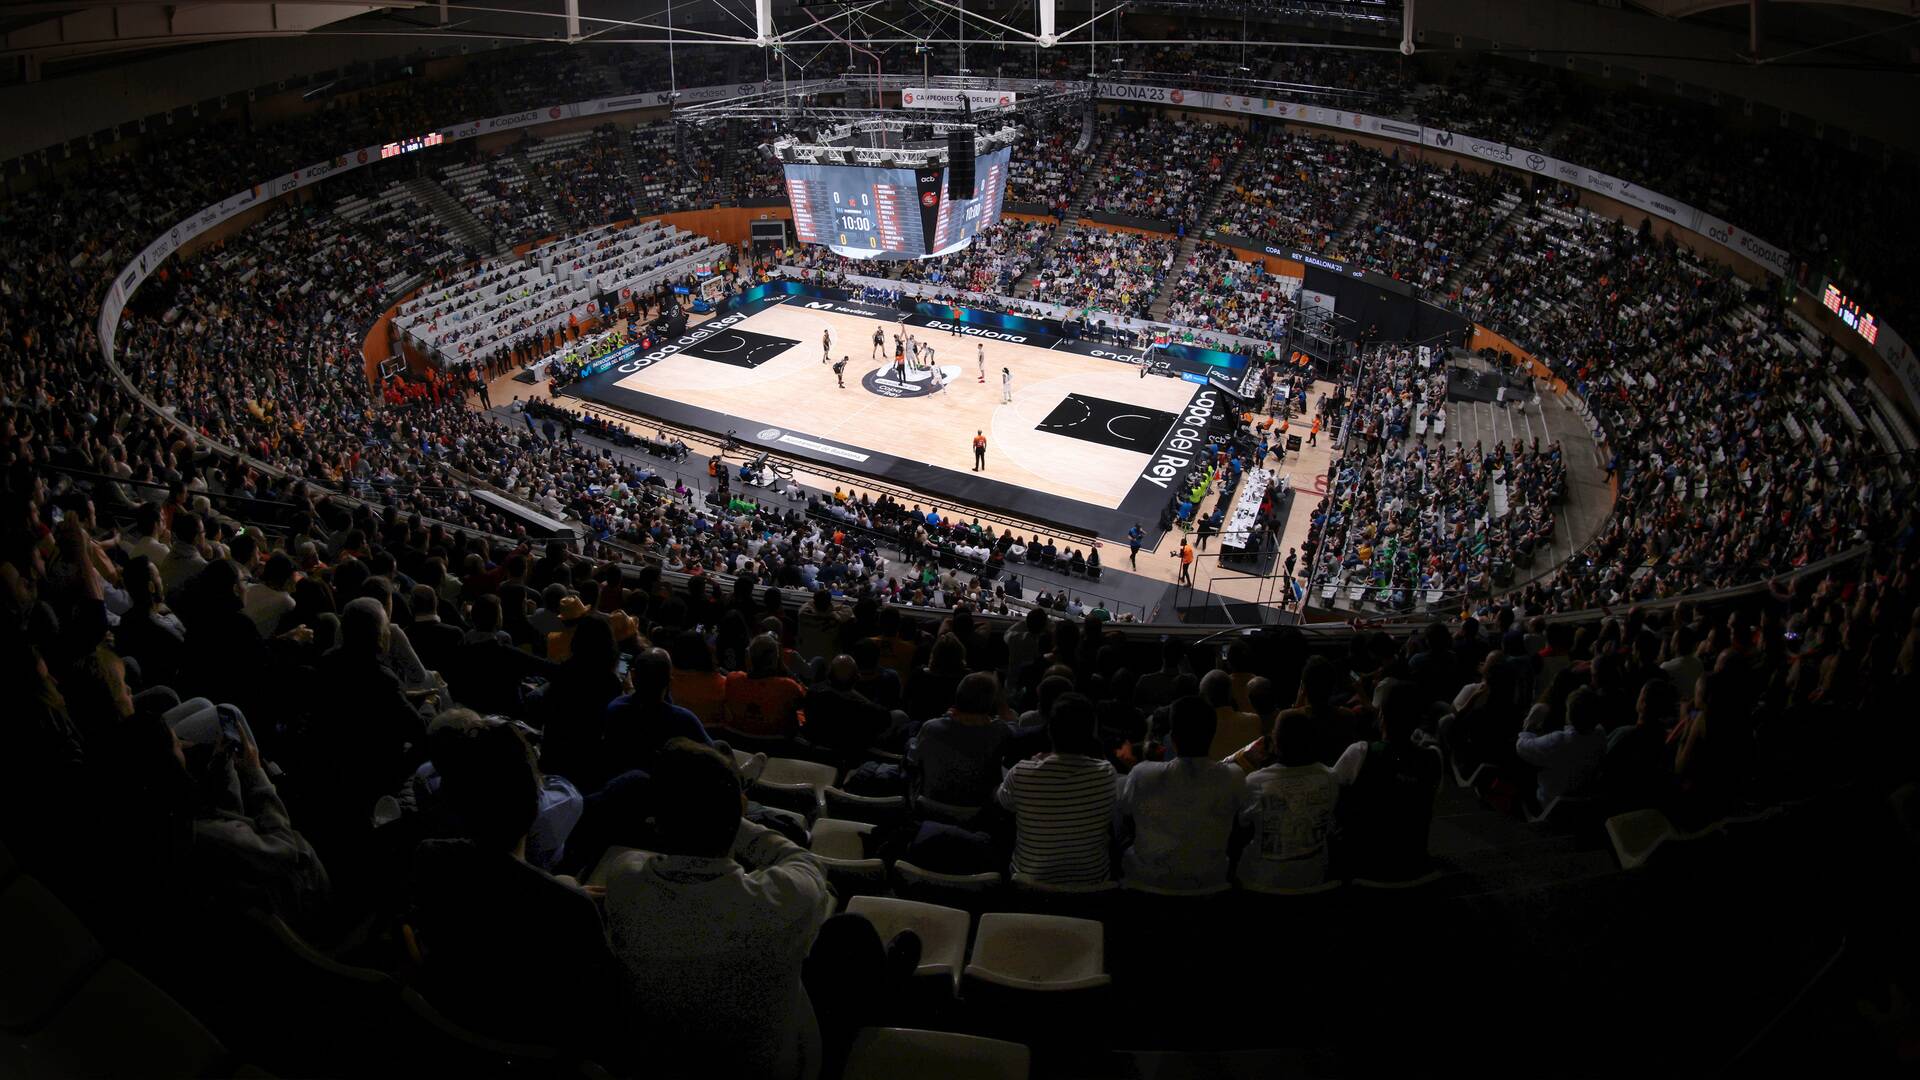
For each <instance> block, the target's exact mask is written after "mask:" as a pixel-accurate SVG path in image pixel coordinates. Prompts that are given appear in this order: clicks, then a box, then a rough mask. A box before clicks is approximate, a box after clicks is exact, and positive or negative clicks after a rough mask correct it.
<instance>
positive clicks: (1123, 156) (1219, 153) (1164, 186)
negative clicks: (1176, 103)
mask: <svg viewBox="0 0 1920 1080" xmlns="http://www.w3.org/2000/svg"><path fill="white" fill-rule="evenodd" d="M1105 128H1106V132H1107V134H1106V142H1105V143H1104V144H1102V147H1101V150H1100V156H1099V164H1098V165H1096V166H1095V167H1094V168H1095V175H1094V176H1093V177H1092V178H1091V180H1090V183H1092V185H1093V189H1092V191H1091V192H1090V193H1089V194H1088V196H1087V202H1086V209H1087V210H1090V211H1100V212H1104V213H1109V214H1123V215H1126V216H1128V217H1136V218H1145V219H1148V220H1151V221H1163V222H1166V223H1167V224H1169V225H1172V226H1176V227H1178V228H1181V229H1186V228H1190V227H1192V226H1193V224H1194V222H1195V220H1196V219H1197V218H1198V217H1199V215H1200V211H1201V209H1202V207H1204V206H1205V204H1206V202H1207V200H1208V199H1211V198H1212V197H1213V195H1214V193H1215V192H1216V191H1218V190H1219V187H1220V180H1221V178H1222V176H1223V175H1224V174H1225V172H1226V170H1227V167H1228V165H1229V164H1230V163H1231V162H1232V161H1233V160H1234V158H1236V157H1238V156H1239V154H1240V150H1241V147H1242V146H1244V145H1245V142H1246V136H1245V133H1244V132H1243V131H1241V130H1240V129H1239V128H1236V127H1232V126H1229V125H1226V124H1211V123H1206V122H1204V121H1199V120H1169V119H1166V118H1165V117H1162V116H1158V115H1152V114H1148V115H1137V114H1124V115H1123V116H1121V117H1117V118H1114V119H1112V120H1109V121H1107V122H1106V125H1105Z"/></svg>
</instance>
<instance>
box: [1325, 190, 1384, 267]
mask: <svg viewBox="0 0 1920 1080" xmlns="http://www.w3.org/2000/svg"><path fill="white" fill-rule="evenodd" d="M1379 199H1380V185H1378V184H1368V185H1367V193H1366V194H1365V195H1362V196H1360V201H1359V202H1357V203H1355V204H1354V207H1353V212H1352V213H1351V214H1348V215H1347V219H1346V220H1345V221H1342V222H1341V223H1340V227H1339V228H1337V229H1335V230H1333V232H1332V234H1331V235H1329V236H1328V237H1327V246H1326V248H1325V251H1326V253H1327V254H1329V255H1332V256H1334V257H1335V258H1345V254H1344V253H1345V252H1346V250H1347V246H1346V240H1347V237H1348V236H1350V235H1352V233H1353V230H1354V226H1356V225H1358V224H1360V223H1361V222H1363V221H1367V220H1369V216H1370V215H1371V214H1372V213H1373V204H1374V203H1375V202H1377V201H1379Z"/></svg>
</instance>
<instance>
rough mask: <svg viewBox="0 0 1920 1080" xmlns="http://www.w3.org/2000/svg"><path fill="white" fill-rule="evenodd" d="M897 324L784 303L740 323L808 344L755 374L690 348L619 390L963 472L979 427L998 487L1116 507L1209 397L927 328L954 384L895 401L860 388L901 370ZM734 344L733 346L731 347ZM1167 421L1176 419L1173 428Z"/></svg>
mask: <svg viewBox="0 0 1920 1080" xmlns="http://www.w3.org/2000/svg"><path fill="white" fill-rule="evenodd" d="M896 326H897V324H895V323H892V322H884V323H883V322H881V321H879V320H875V319H869V318H862V317H860V316H857V315H847V314H841V313H838V312H830V311H821V310H817V309H808V308H803V307H798V306H796V305H791V304H783V305H779V306H776V307H772V308H769V309H767V310H766V311H764V312H761V313H759V314H757V315H755V316H753V317H752V318H750V319H747V320H745V321H743V322H741V323H740V324H739V325H738V326H737V327H736V329H739V330H746V331H750V332H752V333H753V334H756V335H763V336H770V337H780V338H787V339H792V340H795V341H797V342H798V344H795V345H792V346H790V347H788V348H787V349H785V350H784V351H781V352H779V353H778V354H776V355H774V356H772V358H771V359H767V358H765V353H764V352H763V353H761V354H759V355H757V356H756V357H755V358H754V366H752V367H746V366H742V365H739V364H736V363H731V362H723V361H721V360H716V359H710V358H706V357H702V356H697V355H689V354H688V353H686V352H682V353H678V354H676V355H673V356H670V357H667V358H666V359H664V360H662V361H660V362H658V363H656V364H654V365H652V366H650V367H648V368H646V369H644V370H642V371H638V372H635V373H634V374H632V375H629V376H627V377H626V378H625V379H623V380H621V381H620V383H619V385H620V386H623V387H625V388H627V389H629V390H634V391H637V392H640V393H646V394H653V395H656V396H659V397H664V398H670V399H672V400H675V401H680V402H684V403H686V404H689V405H695V406H698V407H700V408H704V409H711V410H714V411H716V412H722V413H726V414H728V415H731V416H737V417H740V418H741V419H742V420H746V421H749V422H752V423H761V424H768V425H774V426H779V427H785V428H791V429H794V430H796V431H799V432H803V433H805V434H808V435H813V436H821V437H826V438H831V439H834V440H837V441H840V442H844V443H848V444H850V445H853V446H860V447H865V448H867V449H870V450H878V451H881V452H883V453H887V454H892V455H894V456H895V457H900V458H906V459H910V460H913V461H918V462H921V463H924V464H927V465H933V466H937V467H940V468H945V469H952V470H955V471H959V472H968V471H971V470H972V468H973V437H974V432H975V431H981V432H984V433H985V434H986V437H987V475H988V476H989V477H991V478H992V479H995V480H999V481H1002V482H1004V483H1009V484H1016V485H1020V486H1023V487H1028V488H1032V489H1035V490H1040V491H1046V492H1049V493H1051V494H1054V495H1058V496H1060V497H1062V498H1067V499H1074V500H1077V501H1080V502H1085V503H1090V504H1092V505H1095V506H1101V507H1107V508H1116V507H1118V506H1119V505H1120V503H1121V501H1122V500H1123V499H1125V498H1126V496H1127V493H1128V492H1129V491H1131V490H1132V489H1133V486H1134V483H1135V482H1136V481H1137V480H1138V479H1139V477H1140V473H1141V470H1142V469H1144V468H1145V467H1146V466H1147V464H1148V462H1149V461H1150V460H1151V456H1152V452H1153V451H1154V450H1156V449H1157V448H1158V446H1159V441H1160V437H1161V436H1162V435H1164V434H1165V430H1166V426H1167V423H1169V422H1170V420H1171V418H1172V417H1176V416H1177V415H1178V414H1179V413H1180V411H1181V410H1182V409H1183V408H1184V407H1185V406H1186V405H1187V403H1188V402H1189V401H1190V400H1191V399H1192V397H1193V395H1194V392H1195V391H1196V390H1197V389H1198V387H1196V386H1195V385H1194V384H1192V383H1189V382H1184V381H1182V380H1179V379H1169V378H1165V377H1162V376H1149V377H1147V378H1144V379H1143V378H1141V377H1140V375H1139V371H1138V369H1137V368H1133V367H1130V366H1127V365H1125V364H1121V363H1117V362H1115V361H1112V360H1103V359H1100V358H1097V357H1090V356H1081V355H1079V354H1076V353H1070V352H1065V351H1054V350H1048V349H1041V348H1036V347H1033V346H1029V345H1022V344H1016V343H1012V342H1005V341H992V340H987V339H984V338H969V337H967V336H964V335H961V336H954V335H949V334H947V333H944V332H942V331H938V330H932V329H928V328H925V327H919V328H914V334H915V336H916V337H917V338H918V339H919V340H921V341H922V342H926V343H930V344H932V345H933V347H934V349H935V350H936V353H935V356H936V360H937V363H938V364H939V365H940V367H941V368H942V370H943V371H944V372H945V374H946V377H947V378H948V379H949V380H950V381H949V384H948V386H947V388H946V389H944V390H942V391H941V392H939V393H935V394H927V395H924V396H914V397H885V396H882V395H881V394H878V393H875V392H874V391H872V390H870V389H867V388H866V387H865V386H864V385H863V384H862V379H863V377H865V376H867V375H868V374H869V373H870V372H873V371H875V370H876V369H880V368H882V367H883V364H884V366H885V367H887V368H889V369H890V368H891V365H892V355H893V343H892V342H893V339H892V335H893V333H894V331H895V329H896ZM876 327H881V328H883V329H885V330H886V332H887V335H888V337H887V345H886V354H887V355H886V360H885V361H884V362H883V361H882V360H878V359H874V358H873V331H874V329H875V328H876ZM823 332H824V333H827V334H829V335H831V340H832V342H833V355H834V357H835V358H836V359H837V358H839V357H842V356H846V357H849V358H850V360H849V363H848V365H847V370H846V388H845V389H841V388H839V387H838V386H837V385H836V383H835V380H834V376H833V372H832V369H831V368H829V367H827V366H825V365H823V364H822V363H821V349H820V343H821V335H822V333H823ZM734 344H735V343H734V342H731V341H728V342H724V343H722V344H721V345H720V346H719V348H720V349H726V348H728V347H730V346H732V345H734ZM740 344H741V346H742V347H741V349H740V350H739V351H741V352H744V351H746V349H748V348H755V347H759V346H760V345H762V344H763V342H762V341H761V339H759V338H754V339H749V340H748V341H746V342H743V343H740ZM980 350H984V352H985V357H986V372H987V381H986V382H984V383H983V382H980V381H979V364H978V360H977V355H978V352H979V351H980ZM728 355H731V354H728ZM1002 367H1006V368H1010V369H1011V370H1012V372H1013V403H1012V404H1002V403H1001V400H1000V398H1001V393H1000V369H1001V368H1002ZM1070 394H1073V395H1080V396H1081V397H1082V398H1091V399H1096V401H1095V402H1094V403H1093V404H1092V405H1091V406H1090V407H1091V408H1094V409H1103V408H1104V409H1105V411H1104V412H1103V413H1101V414H1100V415H1099V416H1096V417H1091V418H1089V419H1088V420H1087V422H1086V423H1084V424H1071V423H1070V422H1071V421H1075V420H1079V419H1081V418H1082V417H1085V416H1086V415H1087V410H1088V408H1089V406H1087V405H1084V404H1083V403H1079V402H1075V403H1067V402H1066V399H1067V397H1068V395H1070ZM1063 403H1065V404H1063ZM1101 403H1111V404H1112V405H1113V406H1117V407H1115V408H1107V407H1106V406H1105V405H1103V404H1101ZM1056 410H1058V411H1056ZM1163 416H1164V417H1166V418H1168V419H1167V420H1166V421H1162V420H1161V419H1160V418H1161V417H1163ZM1050 419H1051V420H1052V421H1053V422H1054V424H1055V425H1056V426H1063V425H1064V426H1068V427H1069V429H1072V430H1080V429H1084V430H1085V431H1086V432H1087V433H1088V434H1089V435H1093V434H1096V433H1095V432H1094V431H1093V429H1094V428H1096V427H1097V428H1098V429H1100V430H1101V431H1103V432H1106V434H1105V435H1101V436H1100V437H1102V438H1104V439H1106V440H1107V441H1109V442H1120V441H1122V440H1125V439H1131V440H1132V442H1133V444H1134V445H1136V446H1138V447H1140V448H1139V449H1129V448H1127V447H1126V446H1122V445H1105V444H1103V443H1102V442H1095V441H1089V438H1076V437H1074V436H1072V435H1068V434H1061V433H1059V432H1058V431H1053V430H1044V429H1043V428H1042V427H1041V425H1042V424H1045V423H1047V422H1048V421H1049V420H1050ZM1096 421H1097V423H1096ZM1144 524H1145V525H1147V526H1151V525H1152V522H1151V521H1147V522H1145V523H1144ZM1109 539H1112V538H1109Z"/></svg>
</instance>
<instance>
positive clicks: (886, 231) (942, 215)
mask: <svg viewBox="0 0 1920 1080" xmlns="http://www.w3.org/2000/svg"><path fill="white" fill-rule="evenodd" d="M1008 154H1009V151H1008V150H1007V149H1004V148H1003V149H1001V150H998V151H995V152H994V153H992V154H988V155H987V156H985V157H982V158H979V159H978V161H977V163H976V165H975V184H974V190H973V192H972V193H971V197H968V198H962V199H956V198H953V197H952V196H951V193H950V192H948V191H947V170H946V169H945V167H936V168H929V169H917V170H916V169H883V168H874V167H869V166H861V165H804V164H802V165H788V166H786V179H787V201H788V203H789V204H790V205H791V206H792V207H793V231H794V235H795V236H796V237H798V238H799V240H800V242H801V243H803V244H825V245H826V246H828V247H830V248H832V249H833V250H834V251H835V252H837V253H838V254H841V255H845V256H847V257H849V258H855V259H916V258H920V257H922V256H926V255H933V254H939V253H942V252H945V251H950V250H956V249H958V248H959V247H961V246H963V245H964V244H965V242H966V241H968V240H970V239H972V238H973V237H974V236H975V235H977V234H978V233H979V232H980V230H982V229H985V228H988V227H990V226H992V225H993V224H994V223H995V222H997V221H999V220H1000V210H1001V207H1002V205H1003V204H1004V203H1005V201H1006V189H1007V159H1008Z"/></svg>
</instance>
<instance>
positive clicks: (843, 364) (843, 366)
mask: <svg viewBox="0 0 1920 1080" xmlns="http://www.w3.org/2000/svg"><path fill="white" fill-rule="evenodd" d="M851 359H853V357H851V356H843V357H841V358H840V361H839V362H838V363H836V364H834V365H833V377H834V379H835V380H836V381H838V382H839V383H840V389H842V390H845V389H846V388H847V361H849V360H851Z"/></svg>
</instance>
